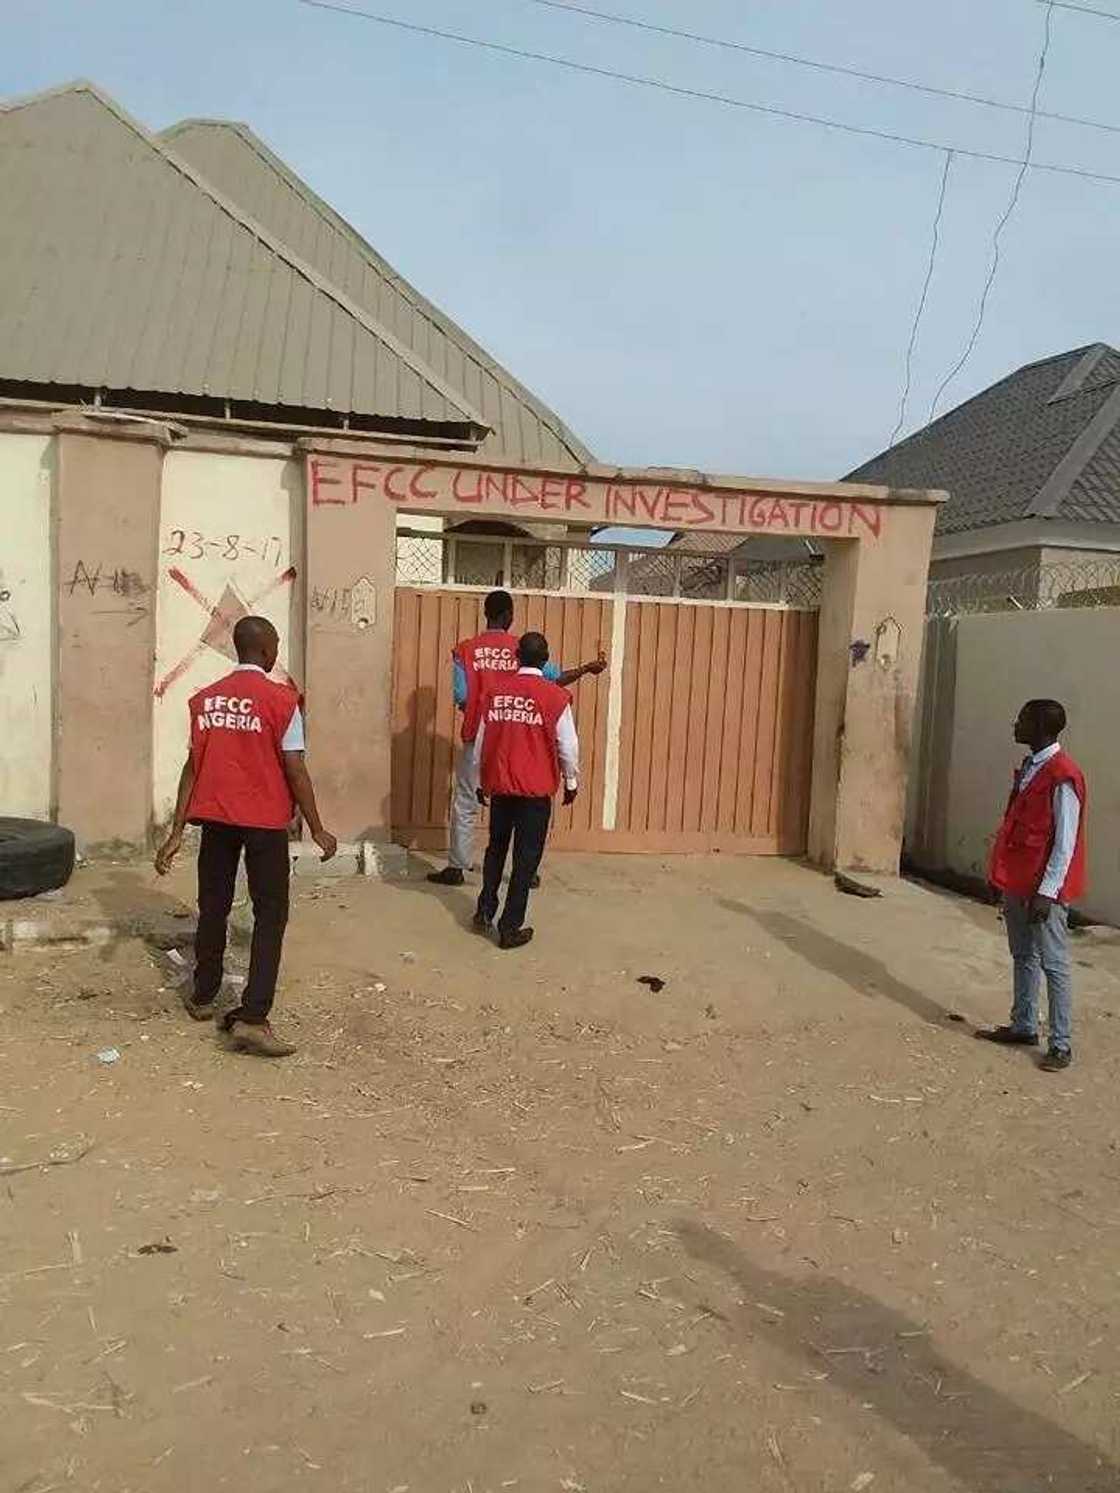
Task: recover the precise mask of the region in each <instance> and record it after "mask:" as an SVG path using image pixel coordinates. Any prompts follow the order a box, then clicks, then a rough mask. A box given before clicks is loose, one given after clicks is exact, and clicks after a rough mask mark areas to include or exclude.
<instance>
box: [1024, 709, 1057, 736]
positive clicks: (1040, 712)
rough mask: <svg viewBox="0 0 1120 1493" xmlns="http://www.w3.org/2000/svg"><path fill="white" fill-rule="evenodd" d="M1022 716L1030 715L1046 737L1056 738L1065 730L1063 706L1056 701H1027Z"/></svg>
mask: <svg viewBox="0 0 1120 1493" xmlns="http://www.w3.org/2000/svg"><path fill="white" fill-rule="evenodd" d="M1023 714H1024V715H1027V714H1030V715H1032V716H1033V717H1034V719H1035V720H1036V721H1037V722H1038V728H1039V730H1040V731H1041V732H1042V733H1043V734H1044V735H1046V736H1053V737H1058V736H1060V735H1061V734H1062V732H1063V731H1064V730H1065V728H1066V710H1065V706H1064V705H1062V704H1060V703H1059V702H1058V701H1057V700H1028V701H1027V703H1026V704H1025V705H1024V706H1023Z"/></svg>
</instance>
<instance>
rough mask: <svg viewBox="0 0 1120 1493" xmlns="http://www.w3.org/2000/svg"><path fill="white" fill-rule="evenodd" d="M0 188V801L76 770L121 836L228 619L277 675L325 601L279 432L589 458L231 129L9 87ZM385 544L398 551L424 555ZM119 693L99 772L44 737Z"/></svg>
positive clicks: (417, 544) (8, 803)
mask: <svg viewBox="0 0 1120 1493" xmlns="http://www.w3.org/2000/svg"><path fill="white" fill-rule="evenodd" d="M0 200H2V201H3V202H4V203H5V227H4V232H3V233H2V234H0V535H2V538H0V685H2V689H0V726H3V728H4V732H5V740H6V741H7V742H8V743H9V749H8V750H7V751H6V752H5V754H4V759H3V764H2V765H0V812H7V813H25V814H31V815H38V816H46V815H50V814H52V813H56V812H59V811H60V810H61V812H62V813H63V814H64V815H65V813H66V805H67V802H68V800H69V795H70V788H71V785H72V783H73V781H74V778H75V775H81V774H88V773H91V772H92V773H93V774H95V775H98V776H102V777H103V778H104V780H105V783H106V788H107V791H106V794H105V795H104V803H103V807H102V809H100V810H98V812H96V813H95V814H94V815H93V816H92V818H91V820H90V822H89V823H88V824H83V825H79V828H80V829H81V830H82V833H83V836H84V838H86V839H91V840H94V841H100V840H114V839H118V838H119V839H123V840H128V841H135V840H137V839H140V838H143V837H144V834H145V833H146V832H147V826H148V824H149V823H150V821H151V820H152V819H153V818H154V819H156V820H159V819H161V818H163V817H164V816H165V815H166V814H167V812H168V811H169V808H170V800H171V795H172V793H173V784H174V778H175V774H176V772H177V770H178V760H179V758H180V756H181V751H182V721H183V704H184V701H185V699H186V696H187V695H188V693H189V692H190V690H191V688H193V687H195V686H197V685H198V684H199V683H200V682H202V681H203V680H204V679H206V678H209V677H212V676H213V675H214V673H215V672H216V671H217V670H219V669H220V668H221V667H223V666H224V662H225V661H226V660H227V659H228V658H229V656H230V654H231V640H230V636H229V634H230V628H231V626H232V622H233V621H235V620H236V617H237V616H239V615H242V614H243V613H244V611H245V610H246V608H248V607H252V608H254V609H257V610H261V611H264V612H266V613H267V614H268V615H269V616H271V617H272V619H273V620H274V621H275V622H276V624H277V626H278V628H279V630H280V632H281V637H282V642H283V661H284V662H285V663H286V665H287V667H288V668H289V669H290V670H291V671H292V672H293V674H295V675H296V676H297V677H298V676H299V674H300V672H301V670H302V667H303V660H302V658H301V657H300V646H301V643H300V638H301V628H300V627H299V626H293V621H294V619H296V618H299V617H302V616H303V614H304V608H305V607H309V608H311V609H313V610H317V611H318V613H319V614H329V612H330V609H331V608H338V607H339V606H340V605H341V604H342V602H341V599H340V597H338V596H335V595H331V594H319V593H318V592H315V593H313V594H311V595H306V594H305V590H304V586H305V577H304V567H303V546H304V534H303V503H304V496H303V473H302V458H301V457H300V455H299V454H298V445H299V442H300V440H301V439H306V438H312V437H326V436H331V435H334V436H337V437H339V438H345V439H346V440H348V441H349V442H350V443H351V444H352V445H353V444H357V445H358V446H359V447H360V445H361V443H363V442H369V443H370V446H371V449H372V448H373V447H374V446H376V447H377V449H378V450H380V451H384V450H385V449H386V448H388V449H390V450H392V449H397V450H399V451H400V453H401V455H402V458H403V457H405V456H407V455H414V454H416V453H418V452H424V451H438V452H443V453H446V452H449V451H451V452H455V451H461V452H464V453H482V454H484V455H485V456H486V457H488V458H490V459H493V460H495V461H511V462H515V463H523V462H535V463H538V464H546V465H549V466H551V467H554V468H556V469H558V470H564V469H574V468H576V467H578V466H580V465H581V464H582V463H584V462H585V461H587V460H589V459H590V453H589V452H588V451H587V449H586V448H585V447H584V446H583V445H582V443H581V442H580V441H579V440H578V439H577V438H576V437H575V436H574V435H573V434H572V433H571V432H570V431H569V430H568V429H567V427H566V426H565V425H564V424H563V422H562V421H561V420H560V419H559V418H558V417H557V416H556V415H555V414H554V413H553V412H552V411H551V410H549V409H548V408H547V406H546V405H545V404H544V403H543V402H542V401H541V400H539V399H538V398H536V396H534V395H533V394H532V393H531V392H530V391H529V390H527V389H526V388H525V387H524V386H523V385H521V384H520V383H518V382H517V380H516V379H514V378H513V377H512V375H510V374H509V373H508V372H507V371H506V370H505V369H504V368H502V367H501V365H500V364H499V363H497V361H496V360H495V359H493V358H492V357H491V356H490V355H489V354H488V353H487V352H486V351H485V350H484V349H483V348H481V347H480V346H479V345H478V344H477V343H476V342H474V341H473V339H471V338H470V337H469V336H468V335H467V334H466V333H465V332H464V331H463V330H462V329H461V328H460V327H458V326H457V325H456V324H455V323H454V322H453V321H452V320H451V319H450V318H449V317H448V316H447V315H446V314H445V313H443V312H442V311H441V310H440V309H439V308H437V307H435V306H434V305H432V304H431V302H429V301H427V300H426V299H425V298H424V297H423V296H421V295H420V294H419V292H417V291H416V290H415V289H414V288H413V287H412V286H411V285H409V283H408V282H407V281H406V280H405V279H404V278H403V277H402V276H401V275H399V274H398V273H397V272H396V271H395V270H394V269H393V268H392V267H391V266H390V265H388V264H387V263H386V262H385V261H384V260H383V259H382V258H381V257H380V256H379V255H378V254H377V252H376V251H375V250H374V249H373V248H372V247H371V246H370V245H369V244H368V243H367V242H366V241H365V239H364V238H363V237H362V236H361V235H360V234H359V233H358V232H357V231H356V230H355V229H354V228H352V227H351V226H350V225H349V224H348V223H346V222H345V220H344V219H342V218H341V217H340V216H339V215H338V214H337V213H335V212H334V211H333V210H332V209H331V208H330V207H329V206H328V205H327V204H326V203H324V202H323V201H322V200H321V199H320V198H319V197H318V196H316V194H315V193H314V192H313V191H312V190H311V189H310V188H309V187H308V186H307V185H306V184H305V183H304V182H302V181H301V180H300V179H299V178H298V177H297V176H296V175H295V173H294V172H292V171H291V170H290V169H289V168H288V167H287V166H286V165H285V164H284V162H282V161H281V160H279V159H278V157H276V156H275V155H274V154H273V153H272V152H271V151H270V150H269V149H268V148H267V146H265V145H264V144H263V143H262V142H261V141H260V140H259V139H258V138H257V137H256V136H255V135H254V134H253V133H252V131H250V130H249V129H248V128H247V127H246V126H244V125H241V124H233V123H229V122H226V121H221V120H192V121H186V122H184V123H182V124H179V125H176V126H174V127H173V128H172V129H170V130H167V131H164V132H163V133H162V134H160V135H156V134H152V133H150V132H149V131H147V130H146V129H144V128H143V127H142V126H141V125H139V124H138V123H136V122H135V121H134V120H132V119H131V118H129V116H128V115H127V114H125V113H124V111H123V110H122V109H121V108H120V107H119V106H118V105H117V104H116V103H114V102H113V101H112V100H111V99H109V98H108V97H106V96H105V95H104V94H103V93H102V92H101V91H100V90H98V89H97V88H96V87H94V86H93V85H91V84H88V83H78V84H73V85H70V86H67V87H64V88H60V89H57V90H54V91H51V92H49V93H45V94H42V95H39V96H37V97H34V98H30V99H26V100H19V101H14V102H11V103H8V104H5V105H2V106H0ZM444 522H445V521H444V520H443V519H440V518H434V519H426V518H424V517H423V516H416V515H413V516H410V517H409V519H408V524H409V526H410V527H413V528H418V529H422V528H423V527H424V526H425V525H428V526H429V527H431V528H432V529H440V528H442V527H443V525H444ZM475 527H477V525H476V526H475ZM497 531H498V532H497V534H496V536H495V542H496V545H497V547H498V549H497V551H496V552H497V553H499V554H501V555H503V556H504V554H505V548H504V542H505V539H506V536H507V531H509V532H512V533H513V534H517V533H525V534H536V533H541V534H549V533H551V532H552V528H551V527H550V526H547V525H546V526H543V527H542V526H537V525H524V526H521V525H516V524H512V525H510V524H506V525H499V526H497ZM410 543H411V546H412V550H413V551H414V553H410V549H409V546H402V547H401V548H402V560H403V561H404V562H406V563H411V564H415V563H418V562H419V561H420V560H421V559H423V560H424V561H425V562H430V560H431V559H432V558H433V556H434V558H435V559H436V562H437V563H441V558H442V555H443V554H444V547H443V546H442V545H428V544H427V542H426V541H425V540H424V539H422V538H418V539H416V540H414V541H411V542H410ZM425 549H427V553H425ZM467 553H472V552H467ZM380 558H381V559H382V560H383V559H384V557H380ZM490 558H491V559H492V558H493V557H492V556H491V557H490ZM390 563H391V557H390ZM153 660H154V662H153ZM125 676H127V682H125ZM141 679H142V680H143V692H141V691H140V689H139V687H138V684H137V681H138V680H141ZM67 683H69V684H70V685H72V688H71V689H69V691H67V692H63V693H60V690H61V689H62V686H64V685H66V684H67ZM122 690H123V691H124V693H125V694H126V695H127V696H128V698H129V710H130V712H131V713H132V714H133V715H135V714H136V713H137V712H139V711H141V710H144V711H145V712H146V713H147V712H151V711H152V710H154V713H155V726H154V732H153V736H152V744H151V748H150V760H147V761H146V762H144V763H141V764H140V767H141V770H142V774H143V776H142V778H141V779H136V777H135V775H134V774H129V775H127V776H128V777H129V778H130V781H129V782H127V783H124V782H122V781H121V780H120V779H121V774H120V772H119V770H118V768H119V763H118V764H114V763H113V762H112V761H110V760H106V761H101V760H99V759H98V757H97V755H96V753H95V754H94V756H93V759H92V760H90V761H85V762H83V761H82V760H81V754H80V752H79V751H78V750H77V749H75V750H74V751H73V752H71V750H70V747H69V746H68V743H70V742H72V741H73V742H76V741H77V740H78V739H79V738H80V737H81V735H82V734H83V733H82V731H81V729H80V728H81V724H82V720H83V719H86V718H88V721H89V722H90V723H91V724H92V723H93V722H94V721H95V719H96V718H97V717H98V716H99V715H101V714H102V713H103V712H104V711H105V710H106V709H107V708H108V707H107V705H106V703H105V701H106V700H107V699H108V698H111V697H113V696H115V695H120V693H121V692H122ZM153 701H154V704H153ZM60 702H61V703H60ZM86 734H87V736H88V739H89V740H91V741H95V740H96V739H97V733H96V732H95V731H91V732H89V733H86ZM152 781H154V791H153V789H152V788H151V786H150V784H151V782H152Z"/></svg>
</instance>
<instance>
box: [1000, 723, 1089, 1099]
mask: <svg viewBox="0 0 1120 1493" xmlns="http://www.w3.org/2000/svg"><path fill="white" fill-rule="evenodd" d="M1065 725H1066V713H1065V711H1064V710H1063V708H1062V707H1061V705H1059V704H1058V702H1057V701H1056V700H1028V701H1027V703H1026V704H1025V705H1024V706H1023V708H1022V710H1021V711H1020V712H1019V718H1018V720H1017V721H1016V722H1015V740H1016V741H1017V742H1020V743H1021V744H1022V745H1023V746H1027V747H1030V755H1029V756H1028V757H1027V759H1026V761H1025V762H1024V763H1023V765H1022V767H1020V769H1019V771H1018V772H1017V773H1016V774H1015V782H1014V785H1013V787H1012V790H1011V797H1010V799H1009V800H1008V804H1007V811H1006V813H1005V814H1004V816H1003V823H1002V824H1001V825H1000V827H999V832H998V833H997V835H996V839H995V844H994V845H993V847H992V857H991V864H990V868H989V872H988V879H989V881H990V882H991V884H992V886H993V887H995V888H996V889H997V890H998V891H999V892H1000V893H1001V894H1002V896H1003V915H1004V921H1005V922H1006V924H1007V942H1008V944H1009V946H1010V949H1011V958H1012V960H1013V962H1014V967H1015V973H1014V1001H1013V1004H1012V1007H1011V1022H1010V1024H1009V1025H1008V1026H997V1027H993V1028H992V1029H991V1030H989V1031H980V1032H977V1034H976V1035H977V1036H978V1037H983V1038H985V1039H986V1040H987V1041H989V1042H1001V1043H1005V1044H1012V1045H1018V1044H1022V1045H1025V1046H1028V1047H1037V1046H1038V997H1039V987H1040V986H1041V983H1042V975H1043V972H1045V974H1046V990H1047V995H1048V996H1049V1000H1050V1046H1049V1051H1048V1052H1047V1054H1046V1056H1045V1057H1044V1058H1043V1060H1042V1063H1041V1064H1040V1066H1041V1067H1042V1068H1043V1069H1044V1071H1045V1072H1047V1073H1059V1072H1061V1070H1062V1069H1063V1068H1068V1067H1069V1065H1070V1063H1071V1062H1072V1061H1073V1052H1072V1049H1071V1047H1070V1029H1071V1018H1072V1006H1073V992H1072V982H1071V979H1070V957H1069V906H1070V903H1071V902H1074V901H1076V900H1077V898H1078V897H1080V896H1081V895H1082V893H1083V892H1084V890H1085V775H1084V773H1083V772H1082V771H1081V769H1080V767H1078V765H1077V763H1076V762H1075V761H1074V760H1073V758H1072V757H1070V756H1068V755H1067V754H1066V753H1065V752H1064V751H1063V750H1062V744H1061V742H1060V741H1059V739H1058V738H1059V737H1060V735H1061V733H1062V732H1063V731H1064V730H1065Z"/></svg>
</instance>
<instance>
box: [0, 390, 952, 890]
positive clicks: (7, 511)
mask: <svg viewBox="0 0 1120 1493" xmlns="http://www.w3.org/2000/svg"><path fill="white" fill-rule="evenodd" d="M942 496H943V495H941V494H938V493H930V492H903V491H898V492H896V491H891V490H888V489H885V488H872V487H857V486H851V485H836V484H813V483H788V482H773V481H768V480H766V481H763V480H758V479H754V478H745V477H744V478H739V477H721V476H712V475H708V474H704V473H686V472H669V471H660V470H657V471H654V470H649V471H636V470H633V471H632V470H628V469H627V470H623V469H616V468H607V467H597V466H591V465H589V466H587V467H585V468H582V469H581V470H580V471H578V472H575V473H573V472H572V471H570V470H565V472H563V473H557V472H554V471H551V470H547V469H543V468H540V469H536V468H532V469H531V468H528V467H512V466H501V467H495V466H493V465H492V464H490V463H487V462H485V461H483V460H480V459H479V458H477V457H474V456H471V455H467V454H458V453H456V454H451V453H448V452H437V451H431V452H426V451H418V450H417V449H416V448H413V447H401V446H393V445H391V444H387V443H386V440H383V441H382V443H381V445H380V446H379V445H377V444H376V443H375V442H373V441H366V440H361V439H357V438H354V437H346V438H332V437H330V436H328V435H324V436H323V437H321V438H319V437H316V438H314V439H308V438H305V437H302V436H296V435H295V433H289V434H287V435H285V434H283V433H281V432H280V431H277V433H276V437H275V438H274V439H271V440H267V441H266V440H263V439H260V438H258V437H255V436H249V435H244V434H241V435H239V434H237V433H236V432H234V431H232V430H230V429H228V428H222V429H218V428H216V427H215V428H204V427H202V426H198V425H195V426H188V424H187V423H186V422H184V423H178V424H177V423H176V422H175V421H174V420H173V419H163V418H150V419H149V418H146V417H141V416H125V415H121V414H118V413H107V412H104V411H98V410H93V409H91V410H75V409H61V408H59V409H53V410H52V409H49V408H45V407H43V406H14V405H12V404H11V403H8V404H5V405H3V406H2V407H0V520H2V521H3V535H2V539H3V541H4V542H5V543H6V545H7V549H5V550H3V551H2V552H0V571H3V577H0V598H2V599H0V632H2V633H3V634H4V638H5V640H4V641H0V669H3V670H4V672H5V674H6V675H7V676H9V677H8V678H7V679H5V690H4V696H5V700H4V704H3V706H2V707H0V709H2V710H3V714H2V715H0V726H3V727H5V728H6V741H5V754H4V755H5V765H4V776H3V777H2V778H0V790H2V793H0V814H4V813H15V812H20V813H29V814H35V815H39V816H52V815H53V816H55V817H57V818H58V819H59V821H60V822H62V823H64V824H67V825H68V826H70V827H71V828H72V829H73V830H74V831H75V833H76V835H77V837H78V840H79V843H80V844H81V845H82V846H83V847H84V848H85V849H87V850H91V851H94V852H96V851H98V850H110V849H112V850H116V849H125V848H137V847H144V846H147V845H149V844H150V843H151V841H152V839H153V836H154V833H155V832H156V830H157V829H158V828H159V826H160V825H161V824H162V823H163V822H165V821H166V819H167V817H168V815H169V814H170V811H171V806H172V800H173V795H174V791H175V781H176V775H177V772H178V769H179V765H180V763H181V762H182V760H183V756H184V754H185V750H186V746H187V723H186V711H185V708H184V707H185V704H186V700H187V697H188V696H189V694H190V693H191V692H192V690H193V689H195V688H199V687H201V686H203V685H205V684H206V683H208V682H211V681H213V680H214V679H216V678H218V677H220V675H221V674H223V673H224V672H226V671H227V670H228V668H229V666H230V664H231V663H232V661H233V658H232V655H233V650H232V638H231V633H232V629H233V626H234V624H235V623H236V621H237V620H238V618H239V617H240V616H243V615H245V614H246V612H248V611H259V612H263V613H265V614H266V615H268V616H270V617H271V618H272V619H273V620H274V622H275V623H276V625H277V628H278V630H279V632H280V635H281V638H282V640H283V644H284V651H283V653H282V656H281V657H282V663H283V664H284V666H285V667H286V669H288V670H289V671H290V673H291V676H292V677H293V678H294V679H295V681H296V683H297V684H298V685H299V686H300V687H301V689H302V691H303V692H304V693H305V696H306V714H307V723H308V745H309V752H310V757H311V764H312V768H313V771H314V775H315V779H316V783H317V786H318V789H319V796H320V803H321V805H322V807H323V811H324V817H325V818H327V819H328V821H329V822H330V824H331V826H332V828H333V829H334V830H335V831H336V832H337V833H338V834H339V835H340V836H341V837H342V838H343V839H344V840H350V841H358V840H372V841H377V842H383V841H386V840H387V839H388V837H389V834H390V828H391V810H390V804H391V790H392V777H391V766H392V730H391V709H390V707H391V701H392V689H393V667H394V658H395V638H394V612H395V607H394V586H395V572H396V555H395V544H394V538H395V531H396V527H397V522H398V517H399V516H400V515H402V514H405V515H408V516H409V517H410V518H412V515H413V514H415V513H418V514H419V515H420V516H421V517H427V518H428V519H429V520H431V521H434V522H435V523H443V522H446V521H448V520H455V521H461V520H462V519H463V518H464V517H468V516H474V517H481V518H484V519H485V518H490V519H493V518H496V517H500V516H502V515H505V516H506V517H507V518H508V517H509V516H510V515H511V514H513V515H516V516H517V520H518V522H519V523H520V524H524V525H526V526H529V527H531V525H532V523H533V521H534V512H535V521H536V522H537V523H548V524H561V525H564V526H565V527H568V526H570V527H572V528H573V529H583V530H584V531H586V532H588V533H589V532H590V531H591V530H592V529H593V528H594V527H595V526H596V525H597V524H599V523H601V522H603V521H605V520H606V519H611V520H613V521H623V520H625V522H626V523H627V524H631V525H637V526H644V527H661V528H664V527H669V528H680V527H682V525H683V526H684V527H694V528H703V527H705V526H706V527H707V528H708V531H709V532H713V533H715V532H723V533H740V532H741V533H760V532H761V533H778V532H780V533H781V534H783V535H785V536H786V537H788V535H789V534H790V533H801V532H804V533H806V534H808V533H813V534H814V535H816V536H817V537H818V538H820V539H821V540H822V541H823V542H824V543H825V545H826V546H827V549H828V560H827V564H826V566H825V568H824V577H823V578H824V600H823V604H822V613H821V621H822V635H821V657H820V667H819V669H818V674H817V692H816V698H815V702H814V705H815V728H814V738H813V747H812V751H813V763H812V773H811V783H812V786H811V792H810V802H809V814H808V844H809V854H810V856H811V857H812V858H813V859H814V860H816V861H817V862H818V863H820V864H822V865H827V866H832V865H837V864H839V865H842V866H845V867H850V868H854V869H862V870H866V871H875V872H882V873H887V874H890V873H892V872H894V871H896V870H897V867H898V855H899V849H900V844H901V834H902V820H903V811H904V802H905V784H906V775H907V770H908V761H909V751H910V722H911V714H912V708H913V702H914V691H915V687H916V683H917V676H918V661H919V652H920V644H921V615H922V603H923V597H924V595H925V587H926V578H927V571H928V561H929V552H930V545H931V540H932V533H933V521H934V514H935V509H936V506H937V504H938V503H939V502H940V501H941V499H942ZM412 521H413V522H415V521H416V520H415V518H412ZM9 575H10V576H11V577H12V581H11V584H8V581H7V579H6V577H8V576H9ZM17 595H18V600H19V608H20V611H18V612H13V611H12V609H11V607H10V602H11V600H12V598H13V597H14V596H17ZM5 607H7V608H8V610H7V612H5V611H4V610H3V608H5ZM9 634H10V636H8V635H9ZM13 743H14V746H13ZM799 749H800V748H799ZM637 848H640V849H642V848H649V849H651V850H652V849H653V848H654V847H653V846H652V845H649V846H648V847H647V846H646V844H645V842H644V840H643V843H642V844H641V845H639V846H638V847H637Z"/></svg>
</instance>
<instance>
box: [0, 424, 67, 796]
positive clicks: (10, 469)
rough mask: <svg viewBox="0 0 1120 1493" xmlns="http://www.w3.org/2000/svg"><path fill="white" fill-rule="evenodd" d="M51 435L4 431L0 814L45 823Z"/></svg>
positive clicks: (49, 734)
mask: <svg viewBox="0 0 1120 1493" xmlns="http://www.w3.org/2000/svg"><path fill="white" fill-rule="evenodd" d="M53 476H54V442H53V437H51V436H48V435H15V434H10V435H9V434H0V814H9V815H23V816H25V817H27V818H31V819H46V818H48V817H49V815H50V806H51V766H52V750H53V716H52V705H51V701H52V693H53V647H52V620H51V619H52V612H53V603H54V576H53V569H52V565H51V486H52V482H53Z"/></svg>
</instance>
